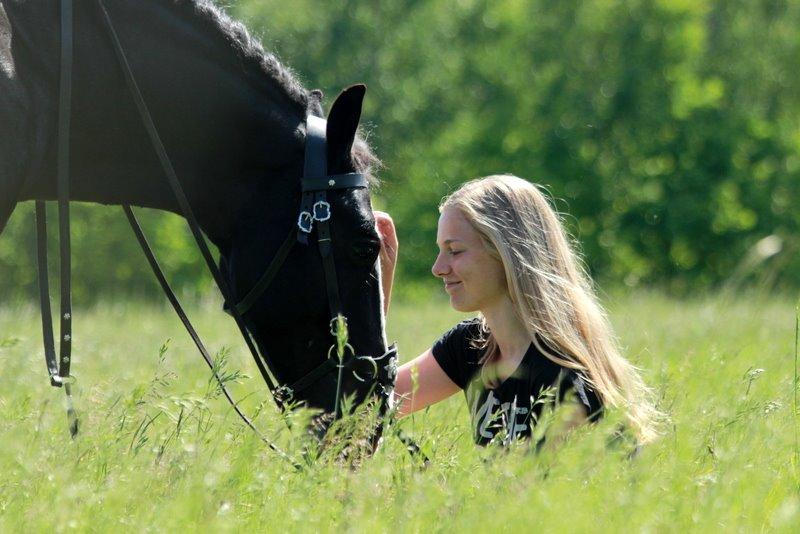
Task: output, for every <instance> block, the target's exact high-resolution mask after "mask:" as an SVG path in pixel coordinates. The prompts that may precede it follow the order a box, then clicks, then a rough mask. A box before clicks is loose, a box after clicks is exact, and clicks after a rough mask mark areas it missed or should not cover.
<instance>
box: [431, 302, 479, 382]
mask: <svg viewBox="0 0 800 534" xmlns="http://www.w3.org/2000/svg"><path fill="white" fill-rule="evenodd" d="M481 340H482V332H481V320H480V318H478V317H475V318H472V319H467V320H464V321H461V322H459V323H458V324H456V325H455V326H453V327H452V328H451V329H450V330H448V331H447V332H445V333H444V334H442V335H441V337H439V339H437V340H436V341H435V342H434V344H433V347H432V348H431V352H432V354H433V357H434V358H436V361H437V362H438V363H439V366H440V367H441V368H442V369H443V370H444V371H445V373H447V375H448V376H449V377H450V378H451V379H452V380H453V382H455V383H456V384H457V385H458V386H459V387H461V388H462V389H463V388H464V387H465V386H466V384H467V383H468V382H469V379H470V377H471V376H472V375H473V374H474V372H475V368H476V366H477V365H478V361H479V360H480V357H481V354H482V352H483V350H482V348H481Z"/></svg>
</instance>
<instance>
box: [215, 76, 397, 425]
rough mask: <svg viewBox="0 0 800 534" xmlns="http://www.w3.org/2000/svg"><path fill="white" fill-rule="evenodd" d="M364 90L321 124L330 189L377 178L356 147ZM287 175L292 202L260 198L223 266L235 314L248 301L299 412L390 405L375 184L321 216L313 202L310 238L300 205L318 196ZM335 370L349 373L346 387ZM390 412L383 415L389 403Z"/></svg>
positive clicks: (260, 341) (294, 168)
mask: <svg viewBox="0 0 800 534" xmlns="http://www.w3.org/2000/svg"><path fill="white" fill-rule="evenodd" d="M365 90H366V88H365V87H364V86H363V85H356V86H353V87H350V88H348V89H346V90H345V91H344V92H342V94H341V95H339V97H338V98H337V99H336V101H335V102H334V104H333V106H332V107H331V110H330V113H329V117H328V121H327V124H325V123H320V124H323V125H324V126H325V139H326V143H325V152H324V159H325V160H326V161H325V164H326V167H327V174H326V176H322V177H319V178H323V181H325V182H329V183H331V184H332V183H334V182H335V180H336V179H338V177H342V176H345V177H349V178H348V179H351V178H352V177H353V176H356V178H357V179H358V180H360V179H361V178H359V177H358V174H361V175H365V174H367V173H369V172H370V169H369V168H368V167H369V161H370V159H371V156H370V155H369V154H368V153H364V152H362V151H361V150H359V147H358V144H359V143H363V141H361V140H360V139H358V137H357V128H358V123H359V120H360V117H361V106H362V102H363V98H364V93H365ZM310 102H312V104H310V108H311V109H309V112H310V114H311V115H312V116H317V115H319V114H321V113H320V111H321V110H320V109H319V108H320V106H319V104H318V103H317V104H316V105H314V103H313V102H316V101H315V99H313V98H312V99H310ZM311 120H312V119H310V118H309V119H308V121H311ZM308 121H307V123H306V124H305V125H301V127H300V130H301V131H300V132H298V134H297V136H296V137H297V138H298V144H299V145H301V146H298V147H295V151H296V152H297V156H298V157H297V158H296V159H298V160H300V161H303V162H304V163H305V165H306V166H308V165H309V159H308V158H309V156H308V151H309V148H308V146H307V145H308V143H310V142H311V141H310V140H309V135H308V129H309V128H310V126H309V122H308ZM354 145H356V148H355V150H354ZM304 153H305V158H302V157H301V156H302V155H303V154H304ZM289 167H290V169H291V170H289V171H288V174H289V175H293V176H292V177H290V178H289V180H290V181H292V182H293V185H292V187H290V188H288V192H289V193H288V196H287V195H286V194H284V195H283V196H282V197H281V196H280V195H277V194H276V192H275V191H274V190H273V189H272V188H269V187H267V188H265V193H264V195H263V196H262V197H257V198H256V199H254V201H253V202H250V203H249V206H250V208H249V209H248V210H247V211H246V213H248V216H247V217H245V218H244V221H243V223H242V225H241V226H240V227H239V229H238V231H237V232H235V233H234V238H233V240H232V241H231V248H230V251H229V252H228V253H227V254H226V255H224V257H223V258H222V266H223V271H224V272H225V273H226V274H227V276H228V278H229V281H230V283H231V285H232V286H233V287H234V288H235V289H234V291H235V293H236V295H237V304H240V303H241V302H242V300H243V299H248V302H247V304H246V305H245V307H243V308H241V309H240V311H241V312H242V313H243V316H244V319H245V322H246V324H247V327H248V330H249V331H250V332H251V334H252V335H253V337H254V339H255V341H256V343H257V345H258V347H259V349H260V351H261V353H262V354H266V355H267V358H268V361H269V366H270V367H271V370H272V372H273V373H274V375H275V377H276V379H277V382H278V383H279V384H280V385H281V386H282V388H281V389H280V390H279V394H280V395H281V396H282V397H283V399H282V400H290V401H293V402H301V403H304V404H305V405H307V406H309V407H312V408H317V409H321V410H323V411H324V412H326V413H329V414H330V413H334V412H335V411H336V406H337V401H338V400H340V399H341V397H342V396H344V395H347V396H350V397H351V398H352V399H353V400H354V401H355V402H356V403H360V402H361V401H364V400H365V399H367V398H368V397H369V396H370V395H376V396H377V398H379V399H383V400H385V399H386V397H387V395H388V387H390V384H391V381H392V379H393V366H394V361H393V357H392V356H393V355H392V354H387V346H386V337H385V332H384V318H383V297H382V291H381V285H380V273H379V264H378V261H377V260H378V254H379V251H380V239H379V236H378V233H377V231H376V228H375V218H374V216H373V213H372V206H371V203H370V195H369V189H368V183H369V181H371V180H370V179H368V178H366V177H365V178H363V181H361V182H360V185H356V186H352V184H350V186H348V185H344V186H343V187H342V188H333V189H330V190H328V191H326V192H325V195H326V196H325V200H324V202H326V203H327V204H328V205H329V207H326V208H325V213H324V214H322V216H320V214H319V213H316V211H317V208H318V206H317V202H318V201H319V200H318V199H319V197H318V196H314V197H313V200H314V205H310V206H306V207H305V210H309V207H310V210H309V211H307V212H306V213H307V214H311V215H312V217H311V218H310V219H309V222H308V227H306V228H304V230H305V231H303V230H299V228H298V226H303V221H302V217H301V216H300V213H301V212H302V211H304V209H303V208H302V207H301V205H302V204H303V201H304V200H303V199H304V198H307V197H308V196H309V195H310V194H311V193H309V192H306V193H305V194H304V193H303V190H302V189H303V188H302V186H301V183H302V181H301V179H300V176H301V174H302V173H303V165H298V164H297V163H295V164H293V165H290V166H289ZM305 172H306V174H308V173H309V170H308V169H305ZM356 173H358V174H356ZM328 178H330V180H328ZM365 186H366V187H365ZM276 198H281V200H280V201H276ZM309 204H310V203H309ZM327 215H329V216H330V219H329V220H327V221H326V222H327V225H328V229H327V230H326V229H324V228H323V224H322V222H323V221H319V220H317V219H324V218H325V216H327ZM287 232H288V237H287ZM327 233H329V234H330V235H329V238H328V237H327V236H326V234H327ZM304 234H305V235H304ZM298 238H299V239H298ZM328 239H330V241H327V240H328ZM321 240H322V242H323V243H321ZM325 241H327V242H325ZM325 246H330V256H331V258H332V260H329V264H328V266H326V264H325V262H326V260H325V259H324V255H325V253H324V252H323V250H322V248H323V247H325ZM276 256H277V257H279V259H278V260H277V262H276V260H275V258H276ZM330 265H333V268H331V267H330ZM265 270H271V271H272V273H270V276H271V278H270V282H269V285H268V286H267V287H262V288H260V289H259V290H257V291H256V292H253V288H254V287H256V286H257V285H258V284H259V281H260V280H261V278H263V276H264V272H265ZM248 297H249V298H248ZM332 299H334V301H335V302H332ZM228 305H229V307H230V305H231V304H230V303H228ZM337 311H340V312H341V314H342V315H343V317H344V321H345V324H346V328H347V339H346V345H344V346H343V352H342V353H339V352H338V351H337V346H336V338H335V336H334V335H333V334H334V331H335V330H336V324H337V323H336V321H334V314H336V312H337ZM340 357H342V360H341V361H340V360H339V358H340ZM335 363H342V364H344V366H345V369H343V372H342V375H341V379H340V378H339V373H338V367H337V366H336V365H334V364H335ZM321 366H322V367H321ZM382 406H383V407H384V408H385V402H384V403H382Z"/></svg>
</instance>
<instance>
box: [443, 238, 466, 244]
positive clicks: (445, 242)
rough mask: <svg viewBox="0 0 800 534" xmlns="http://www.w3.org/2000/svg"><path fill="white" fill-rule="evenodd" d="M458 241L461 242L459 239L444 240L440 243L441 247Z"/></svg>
mask: <svg viewBox="0 0 800 534" xmlns="http://www.w3.org/2000/svg"><path fill="white" fill-rule="evenodd" d="M460 241H461V240H460V239H445V240H444V241H443V242H442V244H443V245H449V244H450V243H456V242H460Z"/></svg>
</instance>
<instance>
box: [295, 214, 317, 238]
mask: <svg viewBox="0 0 800 534" xmlns="http://www.w3.org/2000/svg"><path fill="white" fill-rule="evenodd" d="M297 227H298V228H300V231H301V232H305V233H307V234H310V233H311V230H312V229H313V228H314V216H313V215H311V213H309V212H307V211H301V212H300V217H298V218H297Z"/></svg>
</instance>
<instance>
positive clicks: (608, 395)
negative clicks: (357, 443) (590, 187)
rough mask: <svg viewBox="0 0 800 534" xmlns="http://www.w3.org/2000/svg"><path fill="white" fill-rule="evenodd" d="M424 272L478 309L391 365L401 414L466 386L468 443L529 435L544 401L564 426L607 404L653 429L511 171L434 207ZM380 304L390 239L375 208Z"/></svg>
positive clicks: (545, 208) (594, 309)
mask: <svg viewBox="0 0 800 534" xmlns="http://www.w3.org/2000/svg"><path fill="white" fill-rule="evenodd" d="M439 210H440V213H441V216H440V218H439V227H438V233H437V243H438V246H439V254H438V256H437V258H436V261H435V263H434V264H433V268H432V272H433V275H434V276H436V277H438V278H440V279H441V280H442V282H443V283H444V289H445V291H446V292H447V294H448V295H449V296H450V304H451V306H452V307H453V308H454V309H456V310H458V311H461V312H477V317H475V318H474V319H471V320H468V321H464V322H461V323H459V324H457V325H456V326H454V327H453V328H452V329H451V330H449V331H448V332H446V333H445V334H443V335H442V336H441V337H440V338H439V339H438V340H436V342H435V343H434V344H433V346H432V347H431V348H430V349H428V350H426V351H425V352H424V353H422V354H421V355H419V356H418V357H417V358H415V359H413V360H412V361H410V362H408V363H406V364H404V365H403V366H401V367H400V369H399V371H398V377H397V384H396V389H395V397H394V398H395V405H396V408H397V413H398V414H399V415H400V416H404V415H408V414H410V413H412V412H415V411H417V410H421V409H423V408H425V407H427V406H430V405H431V404H434V403H436V402H439V401H441V400H443V399H445V398H447V397H450V396H451V395H453V394H455V393H458V392H459V391H464V393H465V396H466V400H467V407H468V409H469V412H470V416H471V421H472V428H473V437H474V440H475V442H476V443H478V444H486V443H489V442H491V441H493V440H494V441H502V442H504V443H508V442H509V441H511V440H514V439H517V438H521V437H530V436H531V434H532V430H533V428H534V427H535V426H536V424H537V422H539V421H540V420H541V417H542V412H543V410H544V409H545V407H547V406H548V405H553V404H556V403H560V404H562V405H566V407H567V410H568V411H570V412H571V413H570V414H569V416H568V417H567V419H566V424H567V426H572V425H576V424H581V423H582V422H585V421H595V420H597V419H598V418H599V417H600V416H601V415H602V412H603V410H604V408H605V407H615V408H618V409H619V410H622V411H623V413H624V414H625V416H626V418H627V421H628V422H629V426H630V427H631V428H632V430H633V431H634V432H635V434H636V435H637V437H638V440H639V442H640V443H646V442H648V441H650V440H652V439H653V438H654V437H655V436H656V431H655V429H654V416H655V415H656V414H657V412H656V410H655V409H654V407H653V405H652V403H651V401H650V391H649V390H648V388H647V387H646V386H645V385H644V383H643V381H642V379H641V378H640V376H639V374H638V373H637V371H636V369H635V368H634V367H633V365H631V364H630V363H629V362H628V361H627V360H626V359H625V358H624V357H623V356H622V355H621V354H620V351H619V348H618V347H617V345H616V342H615V340H614V336H613V333H612V331H611V328H610V326H609V323H608V320H607V319H606V316H605V313H604V312H603V309H602V308H601V306H600V304H599V303H598V302H597V298H596V297H595V294H594V291H593V289H592V285H591V283H590V281H589V278H588V277H587V275H586V274H585V273H584V272H583V270H582V269H581V267H580V264H579V261H578V258H577V256H576V253H575V252H574V250H573V248H572V246H571V245H570V242H569V240H568V239H567V235H566V232H565V231H564V228H563V227H562V224H561V222H560V220H559V217H558V215H557V214H556V212H555V211H554V210H553V208H552V207H551V206H550V204H549V203H548V201H547V198H546V197H545V196H544V195H543V194H542V192H541V191H540V189H539V188H538V187H536V186H535V185H533V184H531V183H529V182H527V181H525V180H523V179H521V178H517V177H515V176H489V177H486V178H482V179H478V180H473V181H471V182H468V183H466V184H464V185H463V186H462V187H461V188H460V189H458V190H457V191H456V192H455V193H453V194H451V195H450V196H448V197H447V198H445V199H444V201H443V202H442V204H441V206H440V208H439ZM377 219H378V227H379V231H380V233H381V235H382V238H383V242H384V250H383V252H382V255H381V263H382V276H383V283H384V290H385V291H384V293H385V298H386V300H385V306H386V308H387V309H388V300H389V298H388V297H389V295H390V293H391V285H392V276H393V272H394V265H395V260H396V253H397V241H396V237H395V234H394V227H393V225H392V222H391V219H390V218H389V217H388V215H386V214H378V216H377Z"/></svg>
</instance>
